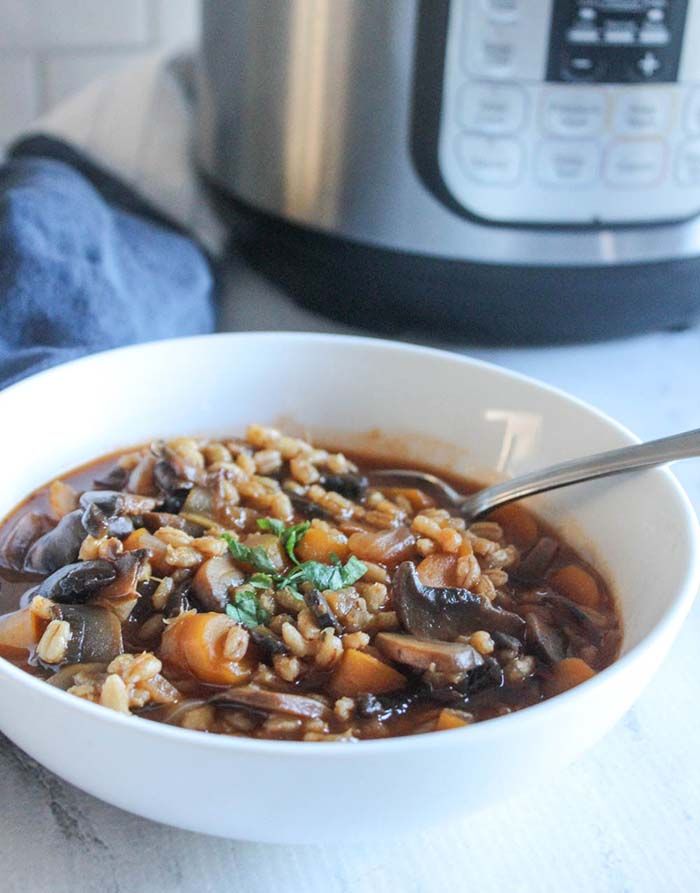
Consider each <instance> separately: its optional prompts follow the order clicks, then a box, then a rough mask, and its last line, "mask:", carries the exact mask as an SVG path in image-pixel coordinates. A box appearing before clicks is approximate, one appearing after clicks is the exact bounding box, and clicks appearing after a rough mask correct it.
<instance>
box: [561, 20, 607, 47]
mask: <svg viewBox="0 0 700 893" xmlns="http://www.w3.org/2000/svg"><path fill="white" fill-rule="evenodd" d="M599 37H600V35H599V34H598V29H597V28H596V27H595V26H594V25H589V24H588V23H587V22H577V23H576V24H575V25H574V26H573V27H572V28H569V30H568V31H567V32H566V39H567V40H568V41H569V43H598V39H599Z"/></svg>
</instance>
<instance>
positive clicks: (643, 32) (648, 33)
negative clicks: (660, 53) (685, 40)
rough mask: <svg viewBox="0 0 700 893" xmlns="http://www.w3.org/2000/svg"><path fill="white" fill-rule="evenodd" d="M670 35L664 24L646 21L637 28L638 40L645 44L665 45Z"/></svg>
mask: <svg viewBox="0 0 700 893" xmlns="http://www.w3.org/2000/svg"><path fill="white" fill-rule="evenodd" d="M670 39H671V35H670V33H669V30H668V28H667V27H666V25H654V24H651V23H647V24H645V25H642V27H641V28H640V29H639V42H640V43H642V44H645V45H646V46H657V47H659V46H666V44H667V43H668V42H669V41H670Z"/></svg>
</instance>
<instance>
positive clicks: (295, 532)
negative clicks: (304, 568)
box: [280, 521, 311, 564]
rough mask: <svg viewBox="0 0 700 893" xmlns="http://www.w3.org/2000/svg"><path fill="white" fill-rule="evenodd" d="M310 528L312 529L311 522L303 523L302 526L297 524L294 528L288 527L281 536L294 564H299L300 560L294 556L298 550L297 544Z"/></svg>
mask: <svg viewBox="0 0 700 893" xmlns="http://www.w3.org/2000/svg"><path fill="white" fill-rule="evenodd" d="M309 527H311V521H302V523H301V524H295V525H294V526H293V527H287V528H286V530H285V531H284V532H283V533H282V535H281V536H280V540H281V542H282V545H283V546H284V548H285V549H286V550H287V555H289V557H290V558H291V560H292V561H293V562H294V564H299V559H298V558H297V557H296V555H295V554H294V550H295V549H296V547H297V544H298V543H299V541H300V540H301V538H302V537H303V536H304V534H305V533H306V531H307V530H308V529H309Z"/></svg>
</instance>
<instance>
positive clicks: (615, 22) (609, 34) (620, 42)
mask: <svg viewBox="0 0 700 893" xmlns="http://www.w3.org/2000/svg"><path fill="white" fill-rule="evenodd" d="M636 40H637V25H636V23H635V22H634V21H633V20H631V19H608V20H607V21H606V22H605V25H604V26H603V41H604V42H605V43H608V44H614V45H615V46H630V45H631V44H634V43H636Z"/></svg>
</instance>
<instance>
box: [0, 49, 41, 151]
mask: <svg viewBox="0 0 700 893" xmlns="http://www.w3.org/2000/svg"><path fill="white" fill-rule="evenodd" d="M36 84H37V79H36V76H35V71H34V59H33V58H32V57H31V56H29V55H23V54H22V55H20V54H17V55H10V54H4V53H0V146H2V144H3V143H6V142H7V141H8V140H10V139H11V138H12V137H13V136H14V135H15V134H16V133H17V132H18V131H20V130H21V129H22V128H23V127H26V125H27V124H29V122H30V121H31V120H32V118H34V117H35V116H36V113H37V108H38V103H37V99H38V97H37V93H36Z"/></svg>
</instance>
